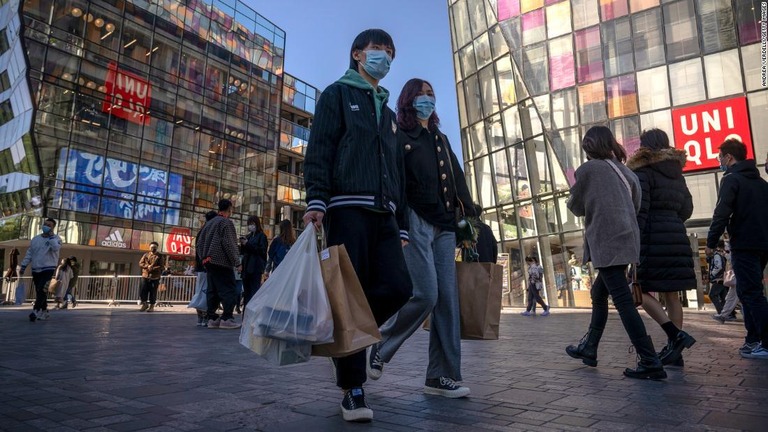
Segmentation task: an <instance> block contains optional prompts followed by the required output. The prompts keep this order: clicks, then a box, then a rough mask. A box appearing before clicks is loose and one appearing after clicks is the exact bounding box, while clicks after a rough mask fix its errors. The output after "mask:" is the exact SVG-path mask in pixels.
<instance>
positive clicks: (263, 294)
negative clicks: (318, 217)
mask: <svg viewBox="0 0 768 432" xmlns="http://www.w3.org/2000/svg"><path fill="white" fill-rule="evenodd" d="M254 338H256V339H254ZM258 338H267V339H273V340H277V341H283V342H286V344H282V345H281V344H265V343H262V342H263V341H260V340H259V339H258ZM330 342H333V317H332V315H331V305H330V302H329V301H328V294H327V293H326V290H325V284H324V283H323V276H322V273H321V271H320V258H319V257H318V252H317V235H316V233H315V228H314V226H309V227H307V228H306V229H305V230H304V232H303V233H302V234H301V235H300V236H299V238H298V239H297V240H296V243H295V244H294V245H293V246H292V247H291V250H290V251H288V254H287V255H286V256H285V259H284V260H283V262H282V263H281V264H280V266H278V267H277V268H276V269H275V271H274V272H273V273H272V275H271V276H270V277H269V279H267V281H266V282H265V283H264V285H262V286H261V288H260V289H259V290H258V291H257V292H256V294H255V295H254V296H253V298H251V300H250V301H249V302H248V305H247V306H246V308H245V312H244V316H243V326H242V329H241V331H240V343H241V344H242V345H243V346H245V347H247V348H248V349H251V350H252V351H254V352H256V353H257V354H259V355H261V356H263V357H265V358H267V359H270V358H274V355H273V354H274V353H271V354H265V353H264V351H265V350H266V351H269V349H271V348H270V347H275V349H277V347H279V346H282V347H283V348H286V347H294V348H295V347H301V348H297V349H296V351H297V352H304V349H305V347H306V346H309V345H314V344H324V343H330ZM256 347H258V349H256ZM278 357H279V356H278ZM296 358H297V359H301V360H302V361H306V360H304V356H303V355H297V356H296ZM307 359H308V356H307ZM281 364H286V363H282V362H281Z"/></svg>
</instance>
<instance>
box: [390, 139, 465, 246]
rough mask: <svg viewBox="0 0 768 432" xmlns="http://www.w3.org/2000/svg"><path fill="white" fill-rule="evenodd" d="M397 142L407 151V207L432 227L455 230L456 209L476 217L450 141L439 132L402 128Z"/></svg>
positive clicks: (462, 173)
mask: <svg viewBox="0 0 768 432" xmlns="http://www.w3.org/2000/svg"><path fill="white" fill-rule="evenodd" d="M397 139H398V142H399V143H400V145H401V146H402V147H403V151H404V152H405V184H406V186H405V190H406V196H407V197H408V207H410V208H412V209H413V210H414V211H415V212H416V214H418V215H419V216H421V217H422V218H423V219H424V220H426V221H427V222H429V223H430V224H432V225H434V226H437V227H440V228H443V229H446V230H450V231H456V230H457V227H456V208H457V206H458V207H459V209H460V210H461V206H462V205H463V208H464V214H465V215H467V216H476V215H475V209H474V205H473V203H472V197H471V196H470V195H469V189H468V188H467V183H466V180H465V179H464V172H463V171H462V170H461V165H460V164H459V161H458V159H457V158H456V155H455V154H454V153H453V151H452V150H451V145H450V144H449V143H448V139H447V138H446V137H445V135H443V133H442V132H440V131H439V130H435V132H430V131H429V130H427V129H424V128H423V127H421V126H416V127H415V128H414V129H411V130H404V129H402V128H400V130H399V131H398V133H397Z"/></svg>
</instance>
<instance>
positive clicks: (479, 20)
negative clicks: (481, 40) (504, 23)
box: [467, 1, 488, 37]
mask: <svg viewBox="0 0 768 432" xmlns="http://www.w3.org/2000/svg"><path fill="white" fill-rule="evenodd" d="M484 3H485V2H484V1H470V2H469V3H467V8H468V9H469V23H470V24H471V25H472V37H477V36H479V35H480V34H481V33H483V32H485V31H486V30H488V25H487V24H486V23H485V7H484Z"/></svg>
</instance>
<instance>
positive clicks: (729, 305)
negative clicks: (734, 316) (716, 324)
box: [720, 287, 739, 318]
mask: <svg viewBox="0 0 768 432" xmlns="http://www.w3.org/2000/svg"><path fill="white" fill-rule="evenodd" d="M738 303H739V297H738V296H737V295H736V287H730V288H728V294H726V295H725V305H724V306H723V309H722V310H721V311H720V316H721V317H723V318H728V316H729V315H731V313H732V312H733V311H734V309H736V305H737V304H738Z"/></svg>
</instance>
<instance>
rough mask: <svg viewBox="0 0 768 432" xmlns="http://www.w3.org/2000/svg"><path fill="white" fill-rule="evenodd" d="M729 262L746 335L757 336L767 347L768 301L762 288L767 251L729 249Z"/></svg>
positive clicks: (767, 257) (752, 337)
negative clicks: (731, 266) (734, 279)
mask: <svg viewBox="0 0 768 432" xmlns="http://www.w3.org/2000/svg"><path fill="white" fill-rule="evenodd" d="M731 263H732V264H733V273H734V275H735V276H736V293H737V294H738V295H739V300H741V305H742V312H743V313H744V326H745V327H746V328H747V336H748V337H750V336H751V337H750V338H751V339H755V336H758V337H759V338H760V341H761V342H762V345H763V347H768V301H767V300H766V298H765V291H764V290H763V270H764V269H765V266H766V264H768V251H748V250H738V251H735V250H733V249H731ZM750 333H751V335H750Z"/></svg>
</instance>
